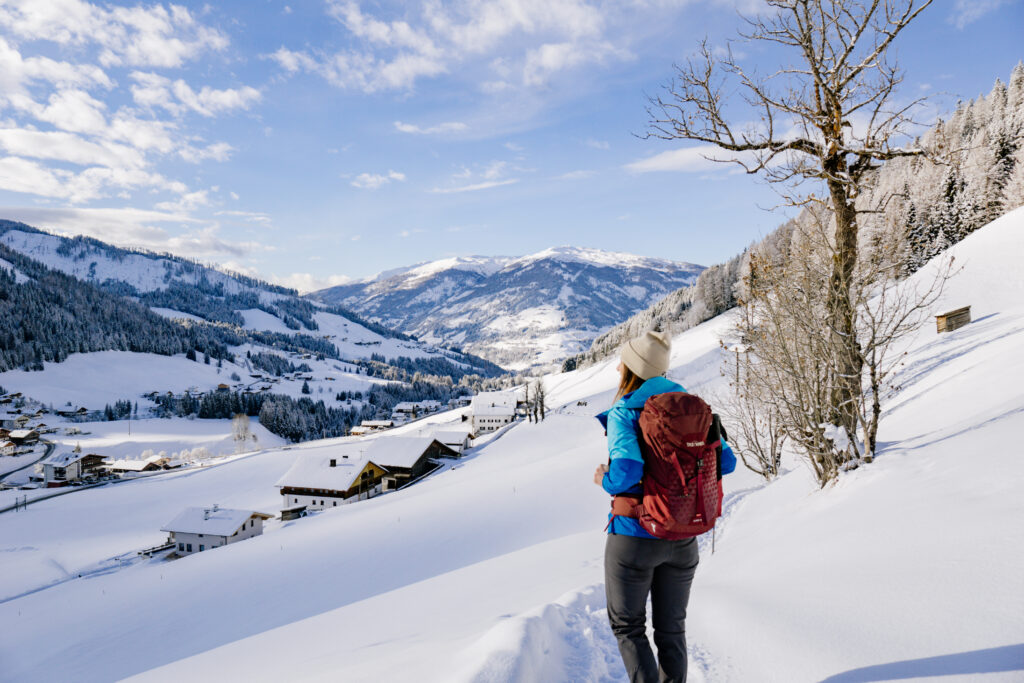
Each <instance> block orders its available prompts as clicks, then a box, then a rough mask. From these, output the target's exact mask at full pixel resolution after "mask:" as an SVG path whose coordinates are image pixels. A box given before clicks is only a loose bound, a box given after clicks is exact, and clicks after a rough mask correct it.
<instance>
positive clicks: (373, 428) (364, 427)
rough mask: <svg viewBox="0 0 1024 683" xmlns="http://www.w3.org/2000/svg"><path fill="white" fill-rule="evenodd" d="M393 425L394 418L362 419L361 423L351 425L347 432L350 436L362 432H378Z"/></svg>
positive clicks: (358, 434)
mask: <svg viewBox="0 0 1024 683" xmlns="http://www.w3.org/2000/svg"><path fill="white" fill-rule="evenodd" d="M394 426H395V422H394V420H363V422H362V424H360V425H359V426H357V427H353V428H352V429H351V430H350V431H349V433H350V434H351V435H352V436H362V435H363V434H369V433H370V432H379V431H383V430H385V429H391V428H392V427H394Z"/></svg>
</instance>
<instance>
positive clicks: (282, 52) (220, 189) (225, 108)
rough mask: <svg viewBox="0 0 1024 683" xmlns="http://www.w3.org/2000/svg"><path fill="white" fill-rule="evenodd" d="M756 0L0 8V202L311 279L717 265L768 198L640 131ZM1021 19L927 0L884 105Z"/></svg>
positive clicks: (968, 65) (103, 235)
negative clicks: (628, 256) (497, 265)
mask: <svg viewBox="0 0 1024 683" xmlns="http://www.w3.org/2000/svg"><path fill="white" fill-rule="evenodd" d="M758 6H759V3H757V2H754V1H753V0H736V1H728V0H688V1H686V0H631V1H620V2H602V1H599V0H563V1H558V2H556V1H547V2H546V1H544V0H498V1H496V2H484V1H481V0H460V1H459V2H427V3H411V2H410V3H401V2H383V1H381V2H373V3H369V2H362V3H360V2H354V1H353V2H349V1H345V0H322V1H313V0H311V1H309V2H298V1H293V2H288V3H286V2H277V1H267V0H244V1H238V2H218V3H212V4H209V5H207V4H193V3H186V4H184V5H177V6H176V5H163V4H154V3H145V2H142V3H139V4H118V3H89V2H85V1H84V0H34V1H28V2H24V1H19V0H0V216H2V217H8V218H15V219H18V220H24V221H25V222H28V223H30V224H33V225H36V226H38V227H43V228H48V229H53V230H56V231H58V232H62V233H65V234H86V235H91V236H94V237H97V238H99V239H103V240H106V241H110V242H113V243H116V244H121V245H130V246H139V247H143V248H147V249H152V250H157V251H170V252H173V253H177V254H181V255H184V256H189V257H192V258H198V259H200V260H202V261H204V262H211V263H216V264H220V265H224V266H226V267H229V268H233V269H235V270H239V271H242V272H247V273H251V274H255V275H258V276H261V277H264V278H267V279H271V280H274V281H277V282H282V283H286V284H289V285H292V286H296V287H299V288H300V289H302V290H309V289H314V288H318V287H322V286H326V285H329V284H333V283H337V282H341V281H344V280H345V279H346V278H358V277H366V276H369V275H372V274H374V273H375V272H378V271H381V270H385V269H389V268H393V267H397V266H402V265H409V264H412V263H416V262H420V261H425V260H433V259H438V258H444V257H448V256H455V255H472V254H479V255H519V254H526V253H531V252H535V251H539V250H542V249H544V248H547V247H549V246H557V245H563V244H569V245H576V246H587V247H596V248H600V249H608V250H614V251H626V252H631V253H636V254H642V255H648V256H657V257H663V258H670V259H675V260H680V261H690V262H693V263H701V264H704V265H710V264H712V263H715V262H718V261H722V260H724V259H726V258H728V257H729V256H731V255H733V254H735V253H737V252H739V251H740V250H741V249H742V248H743V247H744V246H745V245H746V244H748V243H749V242H750V241H752V240H754V239H756V238H758V237H759V236H761V235H763V234H765V233H766V232H768V231H769V230H771V229H772V228H773V227H775V226H776V225H777V224H778V223H780V222H781V221H782V220H783V218H784V216H783V214H781V213H779V212H774V213H773V212H770V211H767V210H766V209H769V208H771V207H773V206H775V205H776V204H777V203H778V199H777V196H776V195H775V193H774V192H773V191H772V189H771V188H769V187H767V186H765V185H764V184H763V183H760V182H758V181H756V180H755V179H753V178H750V177H747V176H744V175H742V174H738V173H736V172H734V171H731V170H730V168H727V167H722V166H710V165H709V163H708V162H706V161H704V160H702V159H701V158H700V157H699V156H696V155H694V154H688V153H678V152H677V150H679V149H681V148H683V147H685V145H684V144H682V143H670V142H664V141H657V140H643V139H639V138H638V137H637V136H636V135H635V134H639V133H643V132H644V130H645V126H646V122H647V116H646V113H645V111H644V104H645V94H656V93H657V92H658V90H659V88H660V87H661V86H662V85H663V84H664V83H665V82H666V81H667V79H668V78H669V77H670V76H671V66H672V63H673V62H675V61H681V60H683V59H685V58H686V56H687V55H688V54H690V53H691V52H692V51H693V50H694V49H695V47H696V45H697V43H698V41H699V40H700V39H701V38H702V37H704V36H707V37H708V39H709V41H710V43H711V44H712V45H714V46H716V47H718V48H722V47H724V46H725V45H726V44H727V40H728V39H731V38H734V37H735V32H736V29H737V28H739V27H740V21H739V19H738V18H737V11H746V12H749V11H751V10H754V9H756V8H757V7H758ZM1022 29H1024V2H1022V1H1021V0H944V1H943V0H937V1H936V2H935V3H934V5H933V6H932V7H930V8H929V9H928V10H926V12H925V13H924V14H923V15H922V16H921V17H920V18H919V19H918V20H917V22H916V23H915V24H913V25H912V26H911V27H910V28H909V29H908V30H907V32H906V33H905V35H904V36H903V40H902V42H901V43H900V44H899V46H898V53H897V54H898V57H899V61H900V63H901V65H902V66H903V68H904V70H905V72H906V81H905V84H904V87H903V91H902V93H901V97H904V98H912V97H916V96H918V95H921V94H931V95H934V99H933V100H932V104H931V105H930V106H931V110H930V115H931V116H935V115H940V114H942V113H944V112H948V111H949V110H950V109H951V108H952V107H953V106H954V105H955V102H956V100H957V98H971V97H974V96H977V95H978V94H981V93H983V92H988V90H989V89H990V88H991V86H992V84H993V82H994V81H995V79H996V78H1002V79H1004V80H1005V79H1006V78H1007V77H1008V76H1009V73H1010V70H1011V68H1012V67H1013V66H1014V64H1016V63H1017V61H1019V60H1020V59H1021V58H1024V49H1022V48H1021V47H1020V46H1021V42H1020V35H1021V31H1022ZM733 49H734V50H735V51H736V53H737V54H738V55H740V56H741V59H742V61H743V63H744V65H745V66H748V67H757V68H761V69H768V68H771V67H773V66H775V65H776V64H777V62H776V63H772V59H773V57H772V56H771V55H769V54H767V53H765V52H763V51H762V50H761V49H759V48H758V46H756V45H750V44H744V43H734V44H733ZM776 59H777V57H776ZM674 152H675V154H673V153H674Z"/></svg>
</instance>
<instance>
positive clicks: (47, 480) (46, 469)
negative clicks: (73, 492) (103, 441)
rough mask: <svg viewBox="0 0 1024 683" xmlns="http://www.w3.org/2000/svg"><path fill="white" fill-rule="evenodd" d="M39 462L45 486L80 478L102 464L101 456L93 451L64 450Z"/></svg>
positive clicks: (95, 470) (61, 483)
mask: <svg viewBox="0 0 1024 683" xmlns="http://www.w3.org/2000/svg"><path fill="white" fill-rule="evenodd" d="M41 464H42V466H43V482H44V485H45V486H47V487H54V486H64V485H65V484H68V483H70V482H73V481H78V480H80V479H81V478H82V477H84V476H86V475H87V474H91V473H93V472H97V471H98V470H99V469H100V467H101V466H102V465H103V456H102V455H97V454H95V453H80V452H79V453H76V452H74V451H64V452H59V453H54V454H53V455H51V456H50V457H48V458H47V459H46V460H43V462H42V463H41Z"/></svg>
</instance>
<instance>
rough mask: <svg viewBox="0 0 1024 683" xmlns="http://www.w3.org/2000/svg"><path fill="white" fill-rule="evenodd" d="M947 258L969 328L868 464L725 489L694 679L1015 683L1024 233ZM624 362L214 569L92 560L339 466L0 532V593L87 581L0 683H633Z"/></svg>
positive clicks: (33, 627)
mask: <svg viewBox="0 0 1024 683" xmlns="http://www.w3.org/2000/svg"><path fill="white" fill-rule="evenodd" d="M953 253H954V254H955V255H956V258H957V263H958V264H959V265H962V266H963V270H962V271H961V272H960V273H958V274H957V275H956V277H955V279H954V280H953V281H952V282H951V283H950V285H949V287H948V289H947V293H946V295H945V298H944V301H943V303H942V304H941V305H940V306H938V307H937V309H940V310H945V309H947V308H955V307H957V306H959V305H963V304H968V303H969V304H971V305H972V306H973V309H972V310H973V313H974V317H975V322H974V323H972V324H971V325H969V326H967V327H965V328H962V329H960V330H957V331H955V332H953V333H949V334H945V335H941V336H939V335H937V334H936V333H935V330H934V327H933V326H931V325H929V326H927V327H926V328H924V329H922V331H921V332H920V333H919V335H918V336H917V337H916V339H915V340H914V341H913V343H912V344H911V345H910V347H909V349H908V355H907V357H906V364H905V366H904V367H903V368H902V369H901V371H900V376H899V377H898V378H897V381H896V384H898V385H901V387H902V389H901V391H900V392H899V393H898V394H897V395H896V397H895V398H894V399H893V400H892V401H891V402H890V404H889V408H888V410H887V412H886V414H885V417H884V420H883V422H882V425H881V430H880V434H879V438H880V441H881V442H882V443H883V444H884V446H883V449H882V451H881V453H880V455H879V457H878V458H877V459H876V461H875V462H874V463H873V464H871V465H868V466H865V467H862V468H860V469H858V470H855V471H853V472H849V473H846V474H844V475H843V476H842V477H841V479H840V481H839V482H838V483H837V484H836V485H835V486H832V487H830V488H829V489H827V490H824V491H819V490H817V488H816V486H815V484H814V482H813V481H812V478H811V476H810V475H809V473H808V472H807V470H806V468H805V467H804V466H803V465H800V464H795V463H794V464H793V467H791V469H790V470H789V471H788V472H787V473H786V474H784V475H783V476H781V477H780V478H779V479H778V480H777V481H776V482H774V483H772V484H770V485H767V486H763V485H761V483H760V482H759V481H758V480H757V479H756V478H755V477H754V476H753V475H751V474H750V473H748V472H746V471H744V470H742V469H740V470H738V471H737V473H735V474H733V475H729V476H728V477H727V478H726V482H725V483H726V489H727V497H726V501H725V516H724V518H723V520H722V521H721V523H720V525H719V528H718V530H717V548H716V552H715V553H714V554H713V555H712V554H711V553H710V543H709V539H702V553H701V567H700V569H699V571H698V574H697V578H696V581H695V584H694V589H693V594H692V599H691V605H690V610H689V615H690V618H689V620H688V641H689V645H690V651H691V680H693V681H697V682H698V683H699V682H701V681H738V682H742V683H746V682H747V681H755V682H757V681H779V682H785V683H790V682H801V681H822V680H827V681H843V682H846V683H852V682H854V681H880V680H907V679H929V678H933V679H935V680H941V681H950V682H952V681H967V680H983V681H1015V680H1016V681H1019V680H1024V619H1022V618H1021V615H1022V614H1024V581H1022V579H1021V567H1024V497H1022V496H1020V495H1019V494H1018V493H1017V491H1016V489H1017V488H1018V484H1019V482H1020V481H1024V459H1022V458H1021V457H1020V453H1021V450H1020V448H1019V447H1018V446H1017V445H1016V444H1017V438H1018V435H1019V434H1020V433H1022V432H1024V388H1022V387H1024V358H1022V356H1021V353H1020V351H1021V349H1022V348H1024V296H1022V294H1024V291H1022V290H1024V274H1022V273H1021V270H1020V266H1019V261H1018V255H1019V254H1020V253H1024V210H1018V211H1016V212H1014V213H1013V214H1011V215H1009V216H1007V217H1004V218H1003V219H1000V220H999V221H996V222H995V223H993V224H992V225H990V226H988V227H986V228H984V229H982V230H981V231H979V232H977V233H975V234H973V235H971V236H970V237H968V238H967V239H966V240H964V241H963V242H962V243H960V244H959V245H957V246H956V247H954V249H953ZM728 329H729V316H728V315H726V316H723V317H720V318H717V319H715V320H712V321H709V322H708V323H705V324H704V325H702V326H700V327H698V328H695V329H693V330H690V331H687V332H686V333H683V334H681V335H679V336H677V337H676V339H675V340H674V348H673V356H672V370H671V372H670V376H671V377H673V378H675V379H678V380H679V381H681V382H682V383H683V384H684V385H685V386H687V387H688V388H689V389H690V390H692V391H695V392H713V391H714V390H716V388H717V387H720V386H721V382H722V381H723V380H722V378H721V377H720V375H719V362H720V359H721V357H720V353H721V352H720V350H719V349H718V340H719V339H720V338H721V337H722V336H723V335H725V334H727V333H728ZM614 365H615V361H614V360H611V361H608V362H606V363H603V364H601V365H598V366H596V367H591V368H587V369H584V370H581V371H577V372H574V373H567V374H562V375H555V376H552V377H550V378H549V379H548V388H549V394H550V398H551V402H552V404H553V405H554V406H556V409H555V410H554V411H553V412H552V413H551V414H550V415H549V417H548V419H547V420H546V421H545V422H543V423H541V424H539V425H533V424H517V425H515V426H513V427H511V428H510V429H507V430H506V431H505V432H504V433H502V434H500V435H498V436H497V437H494V438H491V439H487V440H486V441H485V443H484V444H483V445H480V446H478V447H477V448H475V449H474V450H473V451H472V452H471V454H470V456H469V457H468V458H467V459H466V460H465V461H462V462H460V463H458V465H456V466H455V467H451V468H447V469H445V470H444V471H442V472H440V473H439V474H437V475H435V476H433V477H431V478H429V479H427V480H425V481H423V482H421V483H419V484H416V485H415V486H412V487H410V488H408V489H405V490H403V491H400V492H396V493H389V494H386V495H382V496H380V497H378V498H375V499H373V500H370V501H364V502H360V503H356V504H354V505H348V506H344V507H339V508H337V509H332V510H328V511H326V512H324V513H322V514H318V515H316V516H313V517H310V518H306V519H301V520H296V521H294V522H288V523H285V524H283V525H282V524H280V523H279V522H274V523H272V524H271V525H269V527H268V529H267V532H266V533H265V534H264V535H263V536H261V537H258V538H254V539H251V540H247V541H244V542H242V543H238V544H236V545H231V546H227V547H224V548H219V549H217V550H216V552H206V553H202V554H201V555H193V556H190V557H186V558H184V559H181V560H177V561H174V562H154V563H135V564H132V565H131V566H128V567H125V568H122V569H117V568H116V567H110V566H108V565H103V563H102V560H103V559H104V558H110V557H113V556H115V555H117V554H119V553H123V552H126V551H129V550H132V549H137V548H142V547H145V546H147V545H151V544H155V543H156V542H158V541H160V540H161V538H162V535H161V534H160V533H159V532H158V531H157V530H158V529H159V526H160V525H161V524H163V523H165V522H166V521H168V520H169V519H170V517H171V516H173V514H175V513H176V512H177V511H179V509H180V508H182V507H185V506H188V505H208V504H210V503H213V502H217V503H220V504H221V505H224V506H226V507H233V506H234V507H249V508H252V509H260V510H264V511H267V512H272V511H274V510H276V506H277V504H278V502H279V496H278V494H277V490H276V489H274V488H273V483H274V481H276V479H277V478H278V477H280V476H281V474H282V473H283V472H284V471H285V470H287V468H288V467H289V466H290V464H291V462H292V460H293V459H294V458H295V457H298V455H299V454H301V453H302V452H303V451H305V450H308V449H311V448H317V449H330V448H331V444H330V443H321V444H306V445H303V446H301V447H295V448H291V449H284V448H282V449H276V450H272V451H268V452H265V453H261V454H257V455H252V456H248V457H242V458H240V459H237V460H234V461H231V462H226V463H224V464H223V465H220V466H217V467H211V468H207V469H206V470H201V471H194V472H188V473H181V474H180V475H167V476H161V477H159V478H154V479H151V480H146V481H141V482H132V483H129V484H123V485H119V486H117V487H110V488H106V489H94V490H89V491H82V492H77V493H75V494H72V495H68V496H63V497H61V498H56V499H53V500H50V501H44V502H41V503H37V504H34V505H31V506H30V507H29V508H28V510H27V511H24V512H19V513H16V514H14V513H6V514H2V515H0V577H2V578H0V588H2V590H0V593H2V594H3V595H7V596H10V595H14V594H17V593H20V592H24V591H26V590H31V589H32V588H35V587H39V586H42V585H43V584H45V583H48V582H50V581H52V580H56V579H59V578H61V577H64V578H66V577H67V574H70V573H74V572H75V571H76V570H77V569H78V568H79V567H83V568H86V569H88V568H90V567H92V568H93V569H95V568H97V567H100V568H101V569H102V571H96V572H94V573H90V574H88V576H87V578H81V579H78V578H73V579H71V580H67V581H64V582H62V583H59V584H58V585H55V586H53V587H51V588H46V589H44V590H39V591H37V592H33V593H31V594H28V595H25V596H23V597H19V598H17V599H13V600H8V601H6V602H2V603H0V623H3V624H4V625H5V626H6V627H7V628H6V629H5V633H4V637H3V638H2V639H0V679H2V680H4V681H8V680H10V681H50V680H81V681H91V680H96V681H105V680H112V679H120V678H126V677H132V676H134V677H135V680H144V681H171V680H180V679H182V678H190V679H192V680H223V679H229V680H247V681H248V680H251V681H281V680H323V681H336V680H345V681H380V680H387V681H406V680H408V681H424V680H437V681H531V682H532V681H545V682H546V681H618V680H624V672H623V671H622V669H621V664H620V662H619V659H618V653H617V651H616V649H615V645H614V641H613V639H612V636H611V633H610V631H609V629H608V626H607V620H606V616H605V613H604V593H603V585H602V581H603V576H602V568H601V567H602V564H601V563H602V554H603V534H602V531H601V529H602V527H603V526H604V519H605V513H606V509H607V498H606V496H605V495H604V494H603V492H602V491H601V490H600V489H598V488H597V487H596V486H594V484H593V483H592V482H591V475H592V472H593V469H594V466H595V465H596V464H598V463H600V462H601V461H603V460H604V458H605V457H606V455H605V451H604V440H603V436H602V433H601V430H600V428H599V427H598V425H597V423H596V421H594V420H593V417H592V416H593V414H594V413H596V412H598V411H599V410H601V409H603V408H604V407H605V406H606V405H607V404H608V402H609V401H610V399H611V395H612V391H613V388H614V383H615V372H614ZM4 383H5V384H6V380H4ZM581 401H586V402H587V405H586V406H580V405H578V403H579V402H581ZM443 419H445V418H444V417H442V416H434V417H432V418H430V421H432V422H438V421H441V420H443ZM422 427H423V425H422V423H416V424H415V425H409V426H408V427H406V428H404V429H405V430H412V429H421V428H422ZM378 438H385V437H378ZM268 506H269V507H268ZM104 567H105V568H104Z"/></svg>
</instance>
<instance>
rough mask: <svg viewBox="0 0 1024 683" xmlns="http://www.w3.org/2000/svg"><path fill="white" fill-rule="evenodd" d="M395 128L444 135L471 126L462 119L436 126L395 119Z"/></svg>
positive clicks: (407, 131)
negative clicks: (424, 126) (423, 126)
mask: <svg viewBox="0 0 1024 683" xmlns="http://www.w3.org/2000/svg"><path fill="white" fill-rule="evenodd" d="M395 128H396V129H397V130H399V131H401V132H402V133H412V134H415V135H443V134H445V133H459V132H461V131H464V130H466V129H467V128H469V126H467V125H466V124H464V123H462V122H461V121H446V122H444V123H439V124H437V125H436V126H429V127H427V128H421V127H420V126H417V125H415V124H412V123H402V122H401V121H395Z"/></svg>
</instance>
